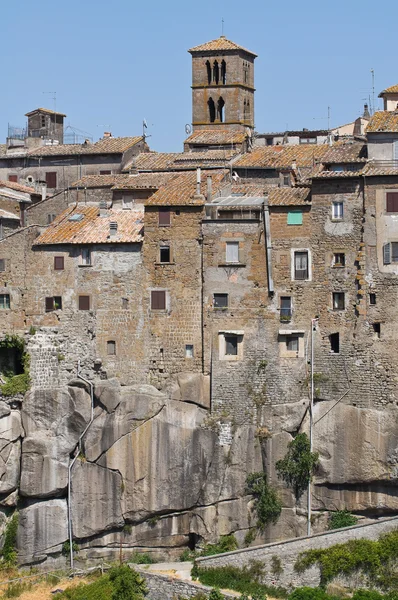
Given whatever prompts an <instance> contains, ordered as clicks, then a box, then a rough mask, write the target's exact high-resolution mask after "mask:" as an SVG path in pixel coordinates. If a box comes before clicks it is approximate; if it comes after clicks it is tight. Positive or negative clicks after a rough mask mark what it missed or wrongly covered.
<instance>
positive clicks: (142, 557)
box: [128, 552, 156, 565]
mask: <svg viewBox="0 0 398 600" xmlns="http://www.w3.org/2000/svg"><path fill="white" fill-rule="evenodd" d="M128 562H130V563H134V564H135V565H153V564H154V563H155V562H156V560H155V559H154V558H152V556H151V555H150V554H148V552H133V553H132V554H131V555H130V556H129V559H128Z"/></svg>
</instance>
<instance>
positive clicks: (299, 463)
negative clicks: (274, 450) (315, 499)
mask: <svg viewBox="0 0 398 600" xmlns="http://www.w3.org/2000/svg"><path fill="white" fill-rule="evenodd" d="M287 448H288V449H287V453H286V456H285V458H282V459H281V460H278V461H277V463H276V465H275V466H276V470H277V472H278V477H280V478H281V479H283V481H284V482H285V483H286V484H287V485H288V486H289V487H291V488H292V489H293V491H294V494H295V496H296V499H299V498H300V497H301V496H302V495H303V493H304V491H305V490H306V489H307V486H308V484H309V482H310V481H311V479H312V475H313V474H314V471H315V469H316V467H317V465H318V462H319V455H318V453H317V452H311V450H310V440H309V439H308V436H307V434H306V433H299V434H298V435H296V437H295V438H294V440H292V441H291V442H290V443H289V444H288V447H287Z"/></svg>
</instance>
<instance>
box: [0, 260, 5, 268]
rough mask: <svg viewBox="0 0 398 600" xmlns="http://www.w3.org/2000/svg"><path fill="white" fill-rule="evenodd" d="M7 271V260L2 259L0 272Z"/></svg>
mask: <svg viewBox="0 0 398 600" xmlns="http://www.w3.org/2000/svg"><path fill="white" fill-rule="evenodd" d="M5 270H6V259H5V258H0V271H5Z"/></svg>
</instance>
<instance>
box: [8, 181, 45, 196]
mask: <svg viewBox="0 0 398 600" xmlns="http://www.w3.org/2000/svg"><path fill="white" fill-rule="evenodd" d="M2 187H6V188H9V189H10V190H15V191H16V192H25V193H26V194H36V195H38V196H39V195H40V194H38V192H36V190H35V189H34V188H32V187H29V186H27V185H21V184H20V183H15V182H14V181H2V180H1V179H0V188H2Z"/></svg>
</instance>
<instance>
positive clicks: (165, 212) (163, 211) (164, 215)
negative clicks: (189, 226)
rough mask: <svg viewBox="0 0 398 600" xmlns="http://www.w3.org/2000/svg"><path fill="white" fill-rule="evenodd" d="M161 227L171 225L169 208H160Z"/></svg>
mask: <svg viewBox="0 0 398 600" xmlns="http://www.w3.org/2000/svg"><path fill="white" fill-rule="evenodd" d="M159 225H170V209H169V208H159Z"/></svg>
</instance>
